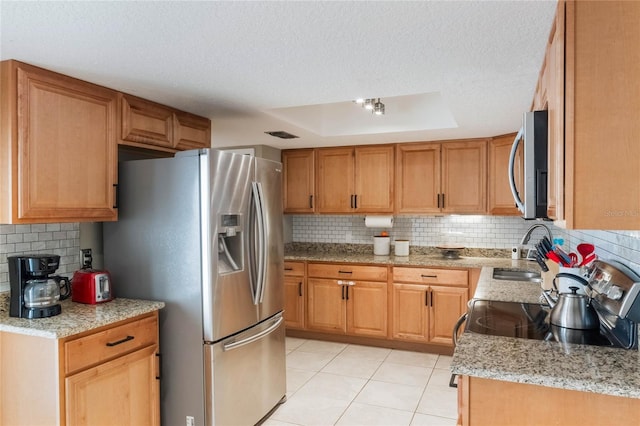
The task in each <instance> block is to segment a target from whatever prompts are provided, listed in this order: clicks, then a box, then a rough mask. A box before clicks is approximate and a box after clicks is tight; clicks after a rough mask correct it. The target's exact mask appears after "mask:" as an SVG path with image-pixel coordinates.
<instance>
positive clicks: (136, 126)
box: [120, 94, 173, 148]
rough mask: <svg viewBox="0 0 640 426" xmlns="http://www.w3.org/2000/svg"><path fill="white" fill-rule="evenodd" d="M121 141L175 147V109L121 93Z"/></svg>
mask: <svg viewBox="0 0 640 426" xmlns="http://www.w3.org/2000/svg"><path fill="white" fill-rule="evenodd" d="M120 143H121V144H124V145H135V146H141V145H152V146H158V147H164V148H173V110H172V109H171V108H169V107H166V106H164V105H160V104H156V103H155V102H151V101H147V100H145V99H140V98H136V97H135V96H130V95H124V94H122V95H120Z"/></svg>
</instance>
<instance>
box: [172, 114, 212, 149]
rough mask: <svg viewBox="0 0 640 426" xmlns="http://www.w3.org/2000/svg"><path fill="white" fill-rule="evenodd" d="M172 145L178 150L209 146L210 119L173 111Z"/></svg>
mask: <svg viewBox="0 0 640 426" xmlns="http://www.w3.org/2000/svg"><path fill="white" fill-rule="evenodd" d="M173 147H174V148H175V149H177V150H179V151H182V150H188V149H199V148H210V147H211V120H209V119H208V118H204V117H200V116H197V115H193V114H189V113H188V112H182V111H174V113H173Z"/></svg>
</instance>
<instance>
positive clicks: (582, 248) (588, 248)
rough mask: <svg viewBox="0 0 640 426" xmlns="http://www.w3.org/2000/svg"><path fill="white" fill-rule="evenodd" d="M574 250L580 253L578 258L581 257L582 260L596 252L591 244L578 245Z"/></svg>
mask: <svg viewBox="0 0 640 426" xmlns="http://www.w3.org/2000/svg"><path fill="white" fill-rule="evenodd" d="M576 250H578V253H580V256H582V258H583V259H584V258H586V257H587V256H589V255H590V254H591V253H593V252H594V251H596V247H595V246H594V245H593V244H589V243H580V244H578V247H576Z"/></svg>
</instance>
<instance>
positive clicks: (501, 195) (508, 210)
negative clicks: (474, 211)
mask: <svg viewBox="0 0 640 426" xmlns="http://www.w3.org/2000/svg"><path fill="white" fill-rule="evenodd" d="M515 136H516V134H515V133H513V134H508V135H504V136H497V137H495V138H492V139H491V140H490V141H489V214H492V215H500V216H510V215H513V216H519V215H520V214H521V213H520V211H519V210H518V208H517V207H516V205H515V202H514V200H513V195H511V188H510V186H509V176H508V173H507V169H508V166H509V156H510V154H511V147H512V146H513V140H514V139H515ZM522 149H523V147H522V144H519V145H518V150H517V151H516V157H515V166H514V174H515V176H514V177H515V181H516V187H517V188H522V179H523V160H524V159H523V156H522Z"/></svg>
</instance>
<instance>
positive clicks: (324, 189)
mask: <svg viewBox="0 0 640 426" xmlns="http://www.w3.org/2000/svg"><path fill="white" fill-rule="evenodd" d="M393 159H394V148H393V145H372V146H358V147H341V148H320V149H317V150H316V188H317V198H318V204H317V206H316V211H317V212H319V213H392V212H393V178H394V160H393Z"/></svg>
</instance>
